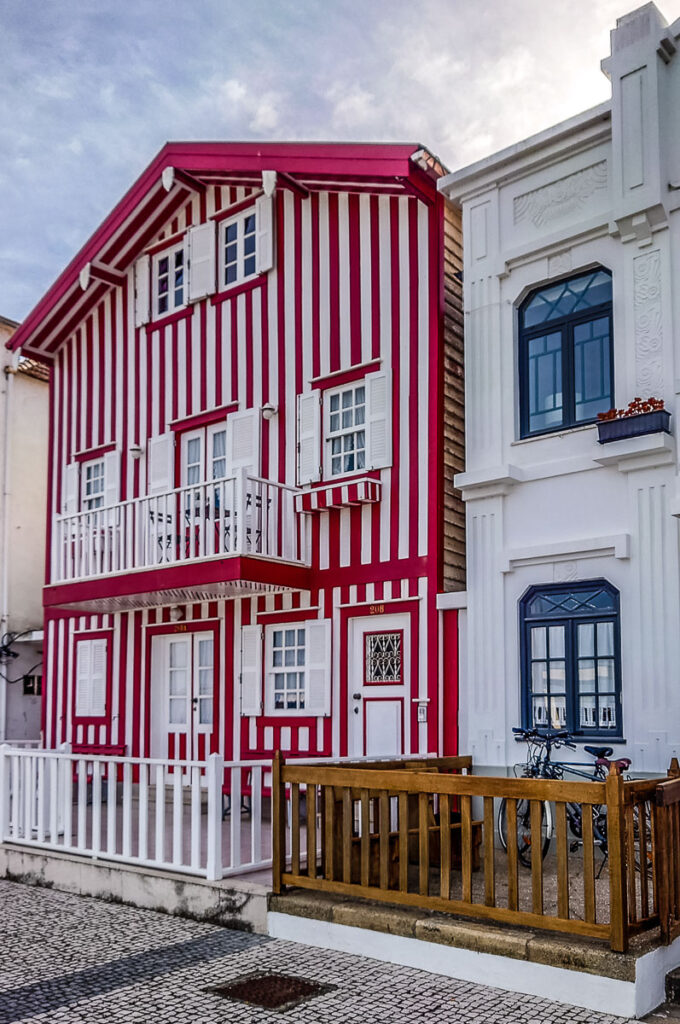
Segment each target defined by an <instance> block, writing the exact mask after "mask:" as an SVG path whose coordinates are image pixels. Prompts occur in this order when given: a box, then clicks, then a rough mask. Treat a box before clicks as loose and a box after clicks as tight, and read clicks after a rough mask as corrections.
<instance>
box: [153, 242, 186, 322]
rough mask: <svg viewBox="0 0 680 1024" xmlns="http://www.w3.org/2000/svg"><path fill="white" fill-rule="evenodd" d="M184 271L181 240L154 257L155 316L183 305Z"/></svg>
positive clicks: (184, 299) (171, 311)
mask: <svg viewBox="0 0 680 1024" xmlns="http://www.w3.org/2000/svg"><path fill="white" fill-rule="evenodd" d="M185 271H186V267H185V257H184V243H183V242H182V243H181V244H180V245H176V246H175V247H174V248H173V249H170V250H166V251H165V252H162V253H159V254H158V255H157V256H155V257H154V264H153V294H154V307H155V310H154V311H155V314H156V316H163V315H164V314H165V313H173V312H174V311H175V310H176V309H179V308H180V307H181V306H183V305H184V303H185V301H186V297H185Z"/></svg>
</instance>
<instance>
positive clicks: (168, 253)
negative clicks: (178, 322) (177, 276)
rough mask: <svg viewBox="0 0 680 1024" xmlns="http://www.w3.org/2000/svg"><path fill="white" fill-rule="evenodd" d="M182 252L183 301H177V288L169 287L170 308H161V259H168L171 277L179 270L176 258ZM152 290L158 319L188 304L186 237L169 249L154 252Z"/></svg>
mask: <svg viewBox="0 0 680 1024" xmlns="http://www.w3.org/2000/svg"><path fill="white" fill-rule="evenodd" d="M180 252H181V253H182V271H183V275H182V301H181V302H177V301H176V295H175V292H176V289H175V288H171V287H168V292H167V298H168V308H167V309H164V310H161V309H160V302H161V296H160V293H159V286H160V278H161V274H160V263H161V260H164V259H167V260H168V278H170V276H171V275H174V273H175V271H176V270H177V267H176V265H175V259H176V256H177V253H180ZM168 283H169V282H168ZM151 292H152V296H153V303H152V306H153V315H154V317H155V318H156V319H160V318H161V317H164V316H170V314H171V313H176V312H177V310H178V309H184V307H185V306H186V304H187V297H188V293H189V281H188V266H187V254H186V246H185V244H184V239H183V240H182V241H181V242H178V243H177V244H176V245H173V246H170V247H169V248H167V249H163V250H161V252H157V253H154V256H153V260H152V269H151Z"/></svg>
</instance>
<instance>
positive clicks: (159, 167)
mask: <svg viewBox="0 0 680 1024" xmlns="http://www.w3.org/2000/svg"><path fill="white" fill-rule="evenodd" d="M419 148H420V147H419V145H418V144H417V143H406V144H405V143H280V142H268V143H255V142H236V143H227V142H168V143H166V145H165V146H164V147H163V148H162V149H161V150H160V152H159V153H158V155H157V156H156V157H155V158H154V159H153V160H152V162H151V163H150V164H149V166H148V167H147V168H146V170H145V171H143V172H142V174H141V175H140V177H139V178H138V179H137V181H136V182H135V183H134V184H133V185H132V186H131V188H130V189H128V191H127V192H126V193H125V195H124V196H123V198H122V199H121V200H120V202H119V203H118V204H117V205H116V206H115V207H114V209H113V210H112V211H111V213H110V214H109V215H108V216H107V217H106V218H105V220H104V221H103V222H102V224H101V225H100V226H99V227H98V228H97V230H96V231H95V232H94V234H93V235H92V236H91V238H90V239H89V240H88V241H87V242H86V243H85V245H84V246H83V247H82V249H81V250H80V251H79V252H78V253H77V254H76V255H75V256H74V258H73V259H72V260H71V262H70V263H69V264H68V265H67V267H66V268H65V269H64V270H63V271H62V273H61V274H60V275H59V277H58V278H57V280H56V281H55V282H54V284H53V285H52V287H51V288H50V289H49V290H48V291H47V292H46V293H45V295H44V296H43V297H42V299H40V301H39V302H38V303H37V305H36V306H35V308H34V309H33V310H32V311H31V312H30V313H29V314H28V316H27V317H26V318H25V319H24V320H23V322H22V323H21V325H20V326H19V327H18V328H17V330H16V331H15V332H14V334H13V336H12V338H11V340H10V342H9V343H8V347H9V348H12V349H14V350H16V349H19V348H22V349H23V350H24V351H25V352H27V353H30V354H31V355H33V356H35V357H37V358H43V359H44V358H48V359H50V358H51V355H52V353H48V352H46V351H45V350H44V349H42V348H41V340H42V341H44V340H46V339H47V337H49V336H50V335H53V334H54V331H55V330H56V329H57V328H60V329H61V326H62V324H63V322H64V320H65V319H66V318H67V317H68V319H69V320H70V321H71V323H72V322H73V319H72V318H73V314H74V310H73V306H72V303H73V301H74V300H75V299H76V298H80V297H81V292H80V285H79V281H78V277H79V274H80V271H81V270H82V268H83V267H84V266H85V265H86V264H87V263H88V262H90V261H92V260H95V259H97V257H98V256H100V254H101V252H102V250H103V249H104V248H105V247H106V245H107V243H108V242H109V240H110V239H111V238H112V237H113V236H114V235H115V234H116V232H118V231H119V230H120V229H121V228H122V227H123V225H124V224H125V222H126V221H127V220H128V219H129V218H131V216H132V215H133V214H134V212H135V210H136V209H137V208H138V207H141V206H142V205H143V202H144V199H145V197H151V194H152V193H153V191H154V190H159V189H160V188H161V186H160V176H161V173H162V171H163V169H164V168H165V167H167V166H169V165H172V166H174V167H178V168H180V169H181V170H183V171H186V172H187V173H188V174H191V175H193V176H198V177H200V175H201V173H206V174H208V173H213V174H215V173H220V172H224V173H225V174H228V173H229V172H231V173H233V174H238V173H244V172H251V173H253V172H254V173H259V172H261V171H263V170H278V171H283V172H285V173H287V174H289V175H291V177H296V178H298V179H299V180H300V181H301V182H302V183H304V179H305V177H309V178H310V179H314V180H317V181H318V180H319V179H320V178H324V177H327V178H329V179H333V178H335V179H345V180H352V179H354V180H362V179H364V180H374V181H375V180H376V179H387V180H390V179H391V180H397V181H400V182H402V183H408V184H410V185H412V186H413V187H412V189H411V191H414V192H415V193H416V194H417V193H420V194H421V195H422V194H423V193H425V194H427V193H429V191H430V190H431V192H432V197H433V198H434V197H435V196H436V182H435V181H433V180H432V178H431V177H430V176H428V175H427V174H425V172H424V171H423V170H421V168H419V167H417V166H416V165H415V164H414V163H412V162H411V161H410V157H411V156H412V155H413V153H414V152H416V151H417V150H418V149H419ZM177 194H178V197H179V196H181V195H182V193H181V192H178V193H177ZM161 196H162V197H165V193H164V192H161V193H160V194H159V197H158V198H160V197H161ZM184 198H185V197H184ZM184 198H183V199H182V200H181V201H182V202H183V201H184ZM179 203H180V199H179V198H178V205H179ZM149 205H150V206H151V204H149ZM126 262H127V265H129V262H130V260H129V258H128V259H127V260H126ZM119 269H120V268H119ZM93 294H94V290H93ZM69 297H70V298H71V302H68V301H67V300H68V299H69ZM60 306H63V308H62V309H61V310H60V309H59V307H60ZM70 326H71V324H69V327H70ZM34 344H35V345H36V347H35V348H34V347H33V345H34Z"/></svg>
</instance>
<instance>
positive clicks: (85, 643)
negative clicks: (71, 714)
mask: <svg viewBox="0 0 680 1024" xmlns="http://www.w3.org/2000/svg"><path fill="white" fill-rule="evenodd" d="M76 652H77V653H76V715H77V716H78V717H79V718H88V717H89V715H90V708H91V706H92V701H91V698H90V680H91V678H92V667H91V666H92V643H91V641H89V640H80V641H79V642H78V643H77V644H76Z"/></svg>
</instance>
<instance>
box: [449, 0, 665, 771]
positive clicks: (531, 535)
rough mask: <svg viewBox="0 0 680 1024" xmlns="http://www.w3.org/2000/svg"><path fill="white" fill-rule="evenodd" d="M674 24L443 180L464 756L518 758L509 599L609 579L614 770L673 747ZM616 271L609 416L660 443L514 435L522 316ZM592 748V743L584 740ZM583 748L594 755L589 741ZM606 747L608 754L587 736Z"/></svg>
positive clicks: (515, 635) (515, 651)
mask: <svg viewBox="0 0 680 1024" xmlns="http://www.w3.org/2000/svg"><path fill="white" fill-rule="evenodd" d="M679 35H680V21H678V22H676V23H675V24H674V25H671V26H670V27H669V26H667V24H666V22H665V20H664V19H663V17H662V16H661V14H660V13H659V11H658V10H657V8H656V7H655V6H654V4H648V5H646V6H645V7H642V8H640V9H639V10H637V11H635V12H633V13H631V14H629V15H627V16H626V17H624V18H621V19H619V21H618V23H617V27H616V29H615V30H614V31H613V32H612V53H611V55H610V56H609V57H608V58H607V59H606V60H605V61H603V70H604V71H605V73H606V74H607V75H608V77H609V78H610V79H611V83H612V99H611V102H609V103H606V104H603V105H601V106H600V107H597V108H595V109H593V110H590V111H587V112H585V113H584V114H582V115H579V116H577V117H575V118H573V119H571V120H570V121H568V122H565V123H563V124H560V125H557V126H556V127H554V128H552V129H549V130H548V131H545V132H543V133H541V134H540V135H538V136H534V137H533V138H531V139H528V140H526V141H525V142H523V143H520V144H518V145H516V146H514V147H512V148H510V149H508V150H505V151H503V152H501V153H499V154H496V155H495V156H492V157H490V158H488V159H486V160H483V161H480V162H479V163H477V164H475V165H473V166H471V167H468V168H465V169H463V170H461V171H459V172H456V173H454V174H452V175H449V176H448V177H447V178H445V179H443V180H442V182H441V183H440V188H442V189H443V191H444V192H445V194H447V195H448V196H449V197H450V198H451V199H453V200H454V201H457V202H459V203H460V204H461V206H462V209H463V233H464V254H465V270H464V292H465V329H466V334H465V371H466V471H465V473H464V474H462V475H460V476H459V477H457V478H456V483H457V486H459V487H460V488H461V490H462V492H463V496H464V498H465V502H466V516H467V560H468V579H467V647H466V652H465V666H466V668H465V673H464V676H463V679H462V681H461V697H460V705H461V707H460V749H461V750H462V751H463V752H465V753H470V754H472V755H473V757H474V760H475V762H476V763H477V764H479V765H480V766H481V765H485V766H488V767H492V766H493V767H495V768H498V767H503V766H508V765H511V764H513V763H514V762H516V761H517V760H519V759H520V758H521V756H522V753H523V752H522V749H519V748H518V747H517V744H516V743H515V742H514V738H513V735H512V731H511V730H512V727H513V726H517V725H520V724H522V722H521V694H522V681H521V665H520V621H519V602H520V599H521V598H522V596H523V595H524V594H525V593H526V591H527V590H528V588H530V587H532V586H538V585H544V584H549V585H554V584H556V583H564V584H565V586H566V585H568V584H569V583H571V582H572V581H584V580H596V579H605V580H607V581H608V582H609V583H610V584H612V585H613V587H615V588H616V589H617V590H618V591H619V593H620V641H621V649H620V653H621V659H620V679H621V707H620V712H621V713H622V722H623V728H622V730H619V737H618V742H616V743H615V744H613V745H615V749H616V755H615V756H624V755H626V756H629V757H630V758H631V759H632V761H633V769H634V770H636V771H648V772H651V771H659V770H665V768H666V767H667V766H668V761H669V758H670V757H671V755H673V754H677V753H678V752H679V751H680V562H679V546H678V538H679V526H678V524H679V523H680V518H678V517H680V487H679V484H678V451H677V444H676V438H677V418H678V414H680V408H679V405H680V403H679V401H678V397H679V395H680V287H674V282H675V281H677V280H678V279H679V278H678V275H679V274H680V131H679V128H680V53H678V52H676V48H678V47H680V39H678V36H679ZM597 266H601V267H603V268H606V269H607V270H609V271H611V275H612V288H613V299H612V320H613V367H614V370H613V384H614V392H613V401H612V403H611V404H612V405H616V406H617V407H619V408H621V407H624V406H627V405H628V403H629V402H630V401H631V400H632V399H633V398H634V397H636V396H641V397H643V398H647V397H648V396H650V395H654V396H655V397H660V398H663V399H664V401H665V406H666V409H668V410H669V411H670V412H671V413H672V419H671V433H670V434H668V433H664V432H658V433H650V434H647V435H644V436H641V437H637V438H634V439H631V440H620V441H615V442H612V443H610V444H607V445H600V444H599V443H598V439H597V438H598V434H597V427H596V425H587V426H579V427H575V428H572V429H565V430H563V431H562V432H556V433H555V432H553V433H546V434H544V435H543V436H532V437H527V438H524V439H520V434H521V431H520V419H519V405H520V402H519V394H518V391H519V371H518V309H519V306H520V304H521V302H522V301H523V299H524V298H525V297H526V296H527V295H528V294H529V293H530V292H531V291H532V290H533V289H536V288H538V287H540V286H541V285H545V284H546V283H549V282H551V281H560V280H563V279H566V278H568V277H569V276H570V275H576V274H578V272H579V271H586V270H589V269H591V268H594V267H597ZM591 742H595V741H594V740H591ZM598 742H599V741H598ZM601 742H602V744H604V743H605V742H608V740H607V739H606V738H603V739H602V741H601Z"/></svg>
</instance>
